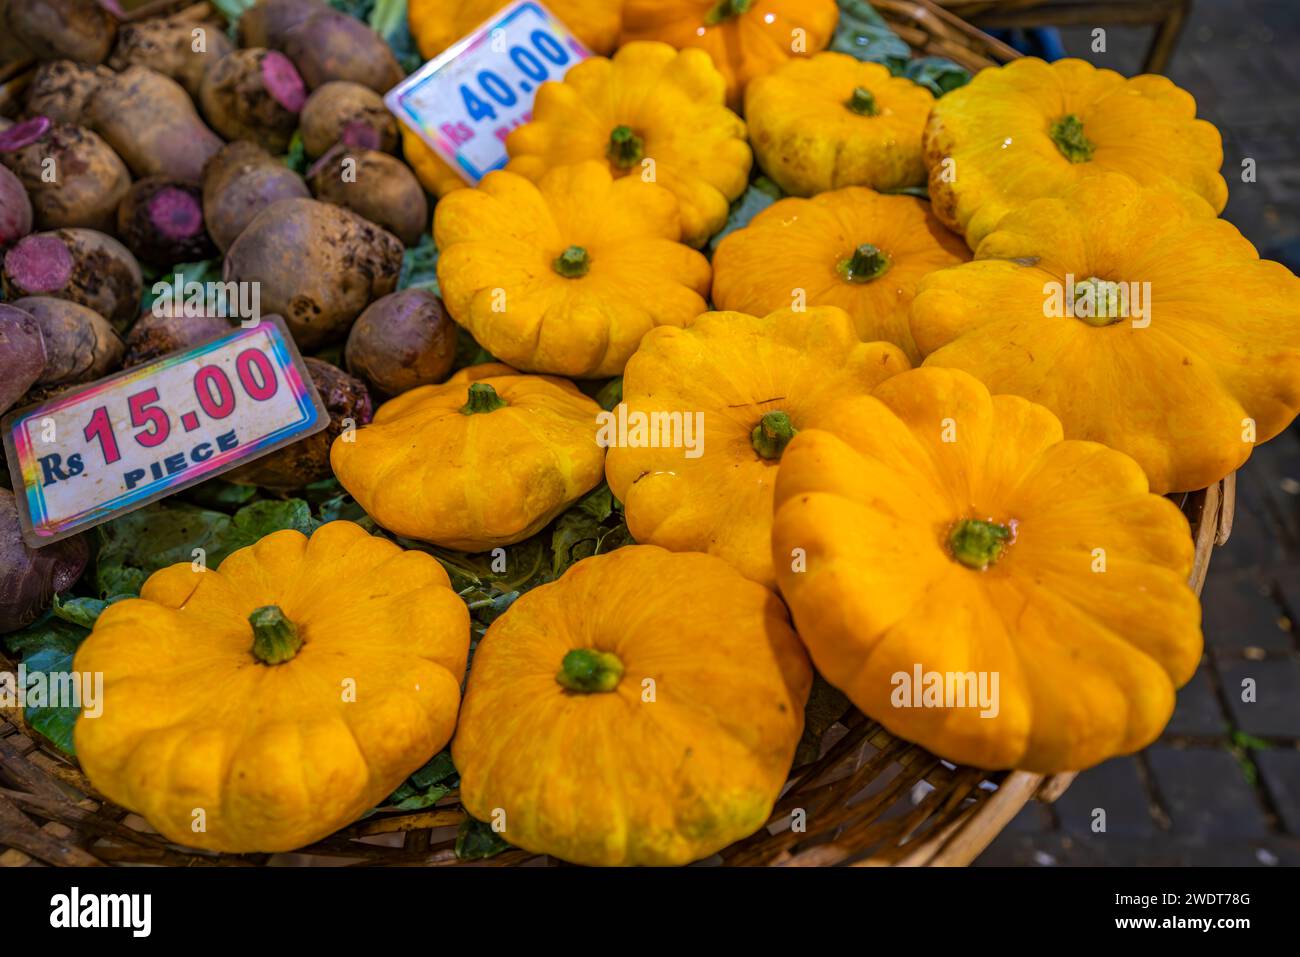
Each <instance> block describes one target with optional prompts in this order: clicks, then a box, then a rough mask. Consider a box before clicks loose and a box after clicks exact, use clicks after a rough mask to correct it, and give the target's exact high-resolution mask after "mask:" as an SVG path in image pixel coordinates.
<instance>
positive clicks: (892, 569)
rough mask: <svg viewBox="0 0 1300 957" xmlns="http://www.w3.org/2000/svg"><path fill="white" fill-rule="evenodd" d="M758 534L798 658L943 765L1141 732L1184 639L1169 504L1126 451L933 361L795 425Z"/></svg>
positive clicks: (1190, 645) (1118, 750)
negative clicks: (1084, 436)
mask: <svg viewBox="0 0 1300 957" xmlns="http://www.w3.org/2000/svg"><path fill="white" fill-rule="evenodd" d="M772 552H773V560H774V561H775V563H776V568H777V574H778V577H779V578H780V584H781V592H782V594H783V595H784V596H785V599H786V601H787V603H788V604H789V606H790V609H791V612H792V613H793V615H794V620H795V626H796V628H797V629H798V632H799V635H800V637H801V638H802V639H803V641H804V644H805V645H807V647H808V650H809V652H810V653H811V655H812V658H813V662H814V663H815V664H816V666H817V670H818V671H819V672H820V673H821V674H822V675H823V676H824V677H825V678H826V680H827V681H829V682H830V683H831V684H832V685H834V686H836V687H837V688H839V689H840V690H842V691H843V692H844V693H845V694H847V695H848V697H849V698H850V700H852V701H853V703H854V704H856V705H857V706H858V707H859V708H861V709H862V711H863V712H864V713H866V714H867V715H869V716H870V717H872V718H875V719H876V720H878V721H880V722H881V723H882V724H883V725H884V726H885V727H886V728H888V729H889V730H890V731H891V732H893V733H894V734H897V735H899V736H900V737H903V738H906V739H908V740H910V741H914V742H916V743H918V744H920V745H922V746H924V747H925V748H927V749H929V750H930V751H932V752H934V753H935V754H937V755H939V756H941V757H944V758H947V759H948V760H950V761H954V762H958V763H961V764H971V765H975V766H976V767H982V768H993V769H998V768H1021V769H1025V770H1028V771H1034V772H1038V773H1053V772H1063V771H1076V770H1080V769H1082V768H1086V767H1090V766H1092V765H1094V764H1097V763H1099V762H1101V761H1104V760H1106V759H1107V758H1110V757H1112V756H1114V755H1119V754H1128V753H1130V752H1133V751H1137V750H1139V749H1141V748H1144V747H1146V746H1147V745H1148V744H1150V743H1151V742H1152V741H1154V740H1155V739H1156V737H1157V736H1158V735H1159V734H1160V732H1161V731H1162V730H1163V728H1164V726H1165V724H1166V722H1167V721H1168V720H1169V716H1170V714H1171V713H1172V712H1173V706H1174V689H1175V688H1178V687H1180V686H1181V685H1183V684H1184V683H1185V682H1186V681H1187V680H1188V679H1189V678H1191V676H1192V673H1193V672H1194V671H1195V670H1196V666H1197V663H1198V662H1199V661H1200V658H1201V631H1200V606H1199V604H1198V602H1197V600H1196V595H1195V593H1194V592H1193V591H1192V589H1191V587H1190V586H1189V584H1188V576H1189V574H1190V572H1191V569H1192V557H1193V546H1192V539H1191V535H1190V533H1189V530H1188V525H1187V520H1186V519H1185V518H1184V517H1183V514H1182V513H1181V512H1180V511H1179V510H1178V508H1177V506H1175V505H1174V504H1173V502H1171V501H1169V500H1168V499H1166V498H1161V497H1160V496H1157V495H1152V494H1150V492H1148V490H1147V481H1146V477H1145V476H1144V475H1143V474H1142V470H1141V469H1140V468H1139V467H1138V465H1137V463H1136V462H1134V461H1133V460H1132V459H1130V458H1129V457H1128V456H1126V455H1123V454H1121V453H1119V452H1115V451H1112V450H1111V449H1108V448H1106V447H1105V446H1102V445H1098V444H1096V443H1095V442H1080V441H1071V440H1062V432H1061V426H1060V423H1059V422H1057V420H1056V419H1055V417H1054V416H1053V415H1052V414H1051V413H1050V412H1048V411H1047V410H1046V409H1044V408H1043V407H1042V406H1040V405H1035V404H1034V403H1032V402H1029V401H1027V400H1025V399H1022V398H1020V397H1019V396H1008V395H998V396H992V397H990V396H989V393H988V390H987V389H985V388H984V386H983V385H981V384H980V383H979V381H978V380H976V379H974V378H973V377H971V376H969V375H967V374H966V373H963V372H958V371H956V370H953V369H918V370H914V371H911V372H905V373H903V374H901V375H898V376H895V377H894V378H892V379H890V380H888V381H887V382H884V383H882V384H881V385H880V386H879V387H878V388H877V389H876V391H875V393H874V395H873V396H866V397H858V398H854V399H849V400H847V401H845V402H843V403H841V404H840V405H838V406H837V407H836V408H835V409H834V410H833V411H832V413H831V414H828V415H827V416H826V417H825V418H824V421H823V422H822V427H821V428H819V429H810V430H808V431H805V432H802V433H800V434H799V435H797V436H796V437H795V439H794V441H793V442H791V443H790V446H789V447H788V448H787V449H786V451H785V458H784V460H783V461H782V464H781V471H780V474H779V475H778V477H777V487H776V517H775V523H774V526H773V533H772Z"/></svg>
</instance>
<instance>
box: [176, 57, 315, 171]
mask: <svg viewBox="0 0 1300 957" xmlns="http://www.w3.org/2000/svg"><path fill="white" fill-rule="evenodd" d="M306 99H307V90H306V87H304V86H303V82H302V77H300V76H299V75H298V71H297V70H296V69H294V66H293V63H292V62H290V60H289V58H288V57H287V56H285V55H284V54H283V53H280V52H279V51H277V50H257V49H253V50H236V51H235V52H234V53H232V54H230V55H229V56H227V57H225V58H224V59H222V60H221V61H220V62H219V63H217V64H216V65H214V66H213V67H212V69H210V70H208V72H207V75H206V76H204V77H203V85H202V87H201V89H200V93H199V101H200V103H201V105H202V107H203V115H204V116H206V117H207V120H208V122H209V123H211V124H212V128H213V129H215V130H216V131H217V132H218V133H220V134H221V135H222V136H224V137H225V138H226V139H228V140H252V141H253V142H254V143H257V144H258V145H260V146H263V147H265V148H266V149H267V150H270V151H271V152H272V153H283V152H284V151H285V150H286V149H288V147H289V141H290V140H291V139H293V132H294V130H296V129H297V128H298V111H299V110H301V109H302V105H303V103H304V102H305V101H306Z"/></svg>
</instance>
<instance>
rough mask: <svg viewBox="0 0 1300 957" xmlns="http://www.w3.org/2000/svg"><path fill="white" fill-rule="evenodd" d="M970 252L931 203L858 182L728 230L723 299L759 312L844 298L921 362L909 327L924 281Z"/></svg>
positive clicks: (721, 263) (718, 300)
mask: <svg viewBox="0 0 1300 957" xmlns="http://www.w3.org/2000/svg"><path fill="white" fill-rule="evenodd" d="M969 258H970V256H969V254H968V253H967V251H966V247H965V245H963V243H962V241H961V240H960V239H958V238H957V237H955V236H953V235H952V234H951V233H950V232H948V231H947V230H946V229H944V228H943V226H942V224H941V223H940V222H939V221H938V220H937V219H935V217H934V215H933V214H932V213H931V211H930V204H929V203H927V202H925V201H924V200H921V199H916V198H915V197H912V196H886V195H883V194H881V193H876V192H873V191H872V190H869V189H867V188H865V187H860V186H850V187H846V188H845V189H841V190H836V191H834V192H831V193H822V194H821V195H819V196H814V197H813V198H812V199H795V198H790V199H782V200H778V201H777V202H775V203H773V204H772V205H771V206H769V207H768V208H767V209H765V210H763V211H762V212H761V213H759V214H758V215H757V216H755V217H754V218H753V219H752V220H751V221H750V223H749V225H748V226H746V227H745V228H743V229H738V230H736V231H735V232H732V233H729V234H728V235H727V236H725V237H724V238H723V240H722V242H720V243H719V244H718V249H717V252H716V253H715V254H714V256H713V302H714V304H715V305H716V306H717V307H718V308H719V309H728V310H734V311H736V312H747V313H750V314H753V315H764V314H766V313H768V312H771V311H773V310H775V309H781V308H786V307H791V306H794V305H796V304H807V305H810V306H838V307H839V308H841V309H843V310H845V311H846V312H847V313H848V314H849V315H850V316H852V317H853V323H854V325H855V326H856V327H857V330H858V336H859V337H860V338H862V339H863V340H864V341H871V340H876V339H881V340H884V341H886V342H892V343H893V344H894V345H896V346H898V347H899V348H900V349H902V350H903V351H904V352H905V353H906V354H907V356H908V358H909V359H910V360H912V361H913V362H919V361H920V358H921V357H920V352H919V351H918V350H917V348H916V344H915V343H914V342H913V341H912V333H911V330H910V328H909V326H908V309H909V307H910V306H911V303H912V297H913V296H914V295H915V294H916V288H917V285H918V284H919V283H920V282H921V280H922V279H923V278H924V277H925V276H927V275H928V274H930V273H931V272H933V271H934V270H936V269H942V268H944V267H946V266H955V265H957V264H958V263H962V262H965V261H966V260H967V259H969Z"/></svg>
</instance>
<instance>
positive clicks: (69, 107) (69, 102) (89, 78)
mask: <svg viewBox="0 0 1300 957" xmlns="http://www.w3.org/2000/svg"><path fill="white" fill-rule="evenodd" d="M112 76H113V71H112V70H110V69H108V68H107V67H103V66H87V65H85V64H84V63H74V62H73V61H72V60H50V61H49V62H46V63H42V64H41V65H40V66H39V67H37V69H36V73H35V74H34V75H33V76H32V82H31V83H29V84H27V91H26V97H27V99H26V104H27V115H28V116H48V117H49V118H50V119H51V120H53V121H54V122H55V123H73V124H77V125H81V124H83V123H84V121H85V117H86V108H87V107H88V106H89V105H90V101H91V99H92V98H93V97H94V95H95V93H96V91H97V90H98V89H99V88H100V86H101V85H102V84H103V83H104V81H105V80H107V79H112Z"/></svg>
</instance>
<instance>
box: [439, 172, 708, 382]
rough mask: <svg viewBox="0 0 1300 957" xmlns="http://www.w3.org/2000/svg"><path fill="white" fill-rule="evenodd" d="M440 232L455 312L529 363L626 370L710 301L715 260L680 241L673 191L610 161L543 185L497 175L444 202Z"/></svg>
mask: <svg viewBox="0 0 1300 957" xmlns="http://www.w3.org/2000/svg"><path fill="white" fill-rule="evenodd" d="M434 237H435V240H436V242H437V246H438V249H439V250H440V252H441V254H440V256H439V257H438V282H439V285H440V286H441V288H442V296H443V300H444V302H445V303H446V306H447V311H448V312H449V313H451V316H452V318H454V319H455V320H456V321H457V322H458V323H459V324H460V325H462V326H464V327H465V328H466V329H468V330H469V331H470V332H471V333H472V334H473V336H474V338H475V340H477V341H478V342H479V343H480V344H481V345H482V346H483V347H484V348H485V349H487V350H488V351H489V352H490V353H491V354H492V355H494V356H496V357H497V358H498V359H501V360H502V361H503V362H508V363H510V364H511V365H512V366H514V367H516V368H519V369H525V370H528V371H530V372H548V373H555V374H559V375H566V376H574V377H577V378H594V377H603V376H612V375H618V374H619V373H621V372H622V371H623V366H624V365H625V364H626V363H627V360H628V357H629V356H630V355H631V354H632V352H633V351H634V350H635V349H636V347H637V343H639V342H640V341H641V337H642V336H643V335H645V333H647V332H648V331H650V330H651V329H652V328H654V327H655V326H661V325H670V326H680V325H684V324H685V323H687V322H690V321H691V320H692V319H694V318H695V317H696V316H698V315H699V314H700V313H702V312H704V311H705V310H706V309H707V308H708V306H707V304H706V303H705V300H704V297H705V296H706V295H707V294H708V291H709V275H710V272H709V263H708V260H706V259H705V258H704V256H702V255H701V254H700V253H698V252H696V251H695V250H694V249H691V248H690V247H689V246H684V245H682V244H681V243H680V242H678V240H679V239H680V238H681V229H680V226H679V219H678V208H677V201H676V200H675V199H674V198H673V195H672V193H670V192H668V191H667V190H666V189H662V188H660V187H658V186H654V185H652V184H648V183H641V182H637V181H636V180H633V179H614V178H613V177H611V176H610V173H609V170H608V169H607V168H606V167H605V165H604V164H603V163H596V162H587V163H578V164H575V165H573V166H564V167H559V168H557V169H553V170H551V171H549V172H547V173H546V174H545V175H544V176H543V177H542V178H541V182H539V183H538V184H537V185H534V184H533V183H532V182H530V181H529V180H527V179H525V178H524V177H522V176H516V175H515V174H514V173H509V172H504V171H498V172H494V173H489V174H488V175H487V176H486V177H484V179H483V181H482V183H480V184H479V188H478V189H472V190H470V189H467V190H461V191H459V192H457V193H455V194H453V195H451V196H448V197H447V198H446V199H444V200H443V201H442V202H440V203H439V204H438V207H437V210H436V214H435V217H434Z"/></svg>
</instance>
